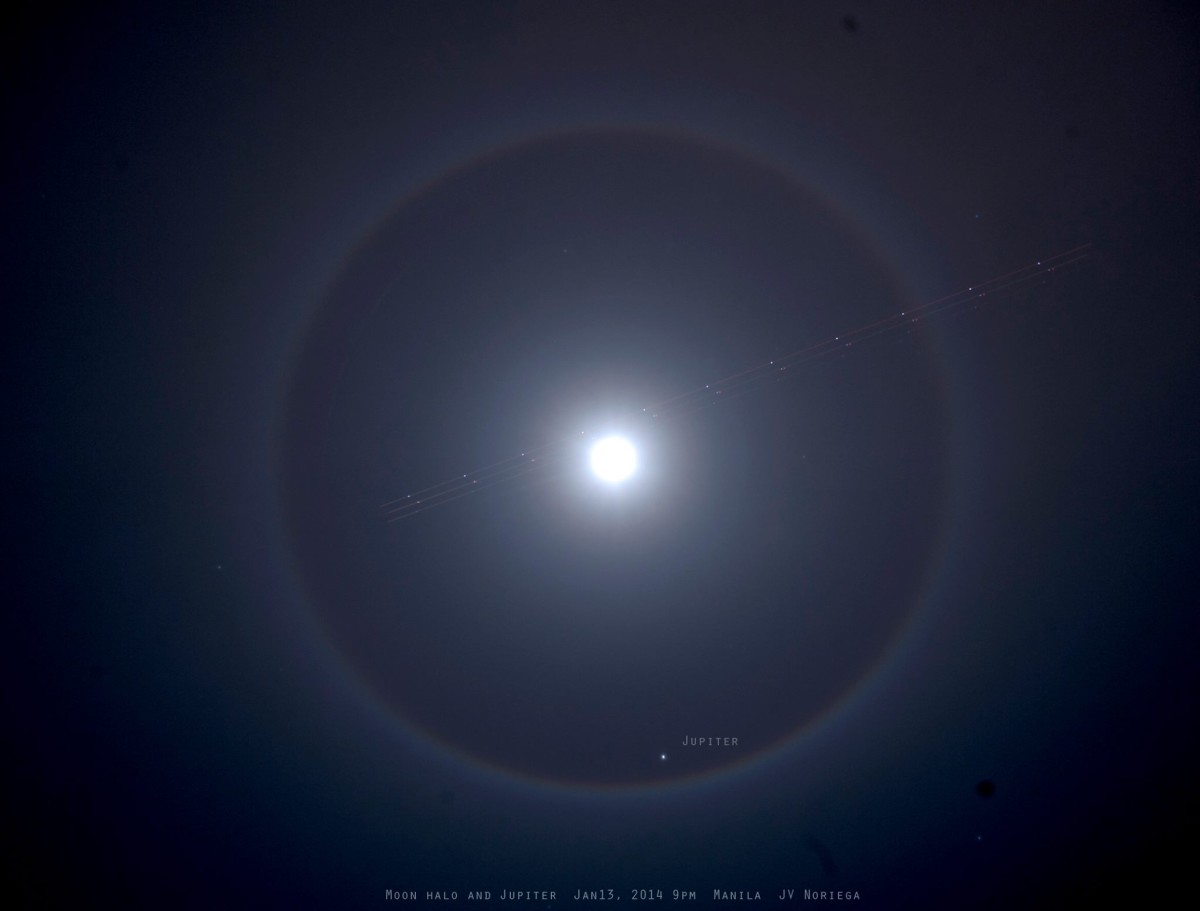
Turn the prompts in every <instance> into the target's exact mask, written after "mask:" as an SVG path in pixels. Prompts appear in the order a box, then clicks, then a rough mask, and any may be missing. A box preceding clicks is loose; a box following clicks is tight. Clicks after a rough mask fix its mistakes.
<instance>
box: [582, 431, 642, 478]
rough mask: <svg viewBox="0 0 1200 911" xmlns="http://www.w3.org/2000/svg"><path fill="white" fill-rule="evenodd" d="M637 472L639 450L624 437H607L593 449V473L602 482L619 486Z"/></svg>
mask: <svg viewBox="0 0 1200 911" xmlns="http://www.w3.org/2000/svg"><path fill="white" fill-rule="evenodd" d="M636 470H637V450H635V449H634V448H633V444H632V443H630V442H629V440H627V439H625V438H624V437H605V438H604V439H602V440H600V442H598V443H597V444H596V445H595V446H593V447H592V471H593V472H595V474H596V477H598V478H599V479H600V480H601V481H607V482H608V483H609V484H619V483H620V482H621V481H624V480H625V479H626V478H628V477H629V476H630V475H631V474H633V473H634V471H636Z"/></svg>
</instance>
